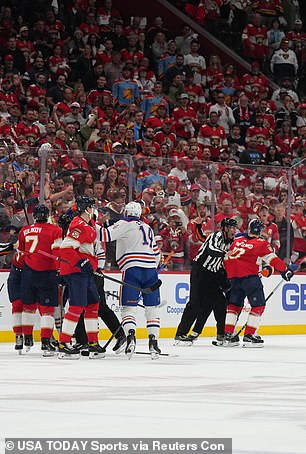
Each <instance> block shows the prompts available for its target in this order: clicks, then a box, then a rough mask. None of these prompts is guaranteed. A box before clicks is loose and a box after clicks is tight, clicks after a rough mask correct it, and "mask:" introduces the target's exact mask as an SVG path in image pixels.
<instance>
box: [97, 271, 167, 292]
mask: <svg viewBox="0 0 306 454" xmlns="http://www.w3.org/2000/svg"><path fill="white" fill-rule="evenodd" d="M93 274H95V275H96V276H99V277H100V278H102V277H103V278H105V279H108V280H109V281H112V282H116V283H117V284H120V285H125V286H126V287H129V288H132V289H134V290H137V291H138V292H140V293H145V294H150V293H152V292H154V291H155V290H157V289H158V288H159V287H160V286H161V285H162V281H161V280H160V279H158V281H157V282H155V284H153V285H150V286H149V287H146V288H140V287H136V286H135V285H132V284H129V283H128V282H124V281H120V280H119V279H115V278H114V277H110V276H107V275H106V274H103V273H97V272H94V273H93Z"/></svg>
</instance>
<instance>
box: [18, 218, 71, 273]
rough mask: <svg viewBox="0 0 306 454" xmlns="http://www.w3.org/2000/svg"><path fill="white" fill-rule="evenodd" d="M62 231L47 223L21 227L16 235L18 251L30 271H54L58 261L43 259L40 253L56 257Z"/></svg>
mask: <svg viewBox="0 0 306 454" xmlns="http://www.w3.org/2000/svg"><path fill="white" fill-rule="evenodd" d="M61 242H62V229H60V227H58V226H57V225H54V224H49V223H48V222H36V223H35V224H32V225H27V226H25V227H23V228H22V229H21V230H20V232H19V235H18V249H19V251H20V252H24V253H25V254H24V262H25V264H26V265H28V266H29V267H30V268H31V269H32V270H35V271H48V270H56V269H57V268H58V267H59V266H58V261H57V260H53V259H51V258H49V257H45V256H44V255H43V254H41V253H40V251H43V252H47V253H48V254H53V255H54V256H55V257H57V256H58V252H59V247H60V245H61Z"/></svg>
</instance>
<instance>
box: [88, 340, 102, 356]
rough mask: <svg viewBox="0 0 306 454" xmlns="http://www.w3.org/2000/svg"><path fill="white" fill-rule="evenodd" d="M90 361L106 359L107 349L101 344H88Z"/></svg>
mask: <svg viewBox="0 0 306 454" xmlns="http://www.w3.org/2000/svg"><path fill="white" fill-rule="evenodd" d="M88 351H89V359H99V358H105V352H106V350H105V348H103V347H101V345H100V344H99V342H89V344H88Z"/></svg>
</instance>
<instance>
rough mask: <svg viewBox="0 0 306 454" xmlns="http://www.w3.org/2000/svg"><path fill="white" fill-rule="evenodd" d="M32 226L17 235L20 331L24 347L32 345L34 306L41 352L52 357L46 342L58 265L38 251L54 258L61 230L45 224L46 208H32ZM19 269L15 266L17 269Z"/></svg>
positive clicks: (53, 349)
mask: <svg viewBox="0 0 306 454" xmlns="http://www.w3.org/2000/svg"><path fill="white" fill-rule="evenodd" d="M33 217H34V219H35V223H34V224H32V225H27V226H25V227H23V228H22V229H21V231H20V233H19V235H18V250H19V251H20V253H23V254H24V267H23V271H22V275H21V289H20V294H21V300H22V305H23V307H22V331H23V335H24V343H25V346H26V347H28V348H30V347H31V346H32V345H33V337H32V333H33V326H34V321H35V312H36V308H37V303H38V307H39V312H40V315H41V349H42V351H43V355H44V356H53V355H54V352H55V347H54V346H52V345H51V343H50V339H51V336H52V332H53V326H54V307H56V306H57V304H58V300H57V285H58V278H57V268H58V263H57V261H56V260H53V259H51V258H49V257H45V256H44V255H43V254H42V253H41V251H42V252H46V253H48V254H53V255H54V256H55V257H56V256H57V255H58V251H59V247H60V244H61V242H62V231H61V229H60V228H59V227H58V226H56V225H53V224H49V223H48V217H49V209H48V208H47V207H46V206H45V205H37V206H36V207H35V208H34V212H33ZM17 267H18V268H19V266H17Z"/></svg>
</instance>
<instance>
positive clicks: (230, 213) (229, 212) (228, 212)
mask: <svg viewBox="0 0 306 454" xmlns="http://www.w3.org/2000/svg"><path fill="white" fill-rule="evenodd" d="M236 216H237V210H235V209H234V208H233V202H232V200H231V199H224V200H223V202H222V205H221V211H219V213H217V214H216V215H215V231H216V230H218V229H219V227H220V225H221V222H222V221H223V219H225V218H234V217H236Z"/></svg>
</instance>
